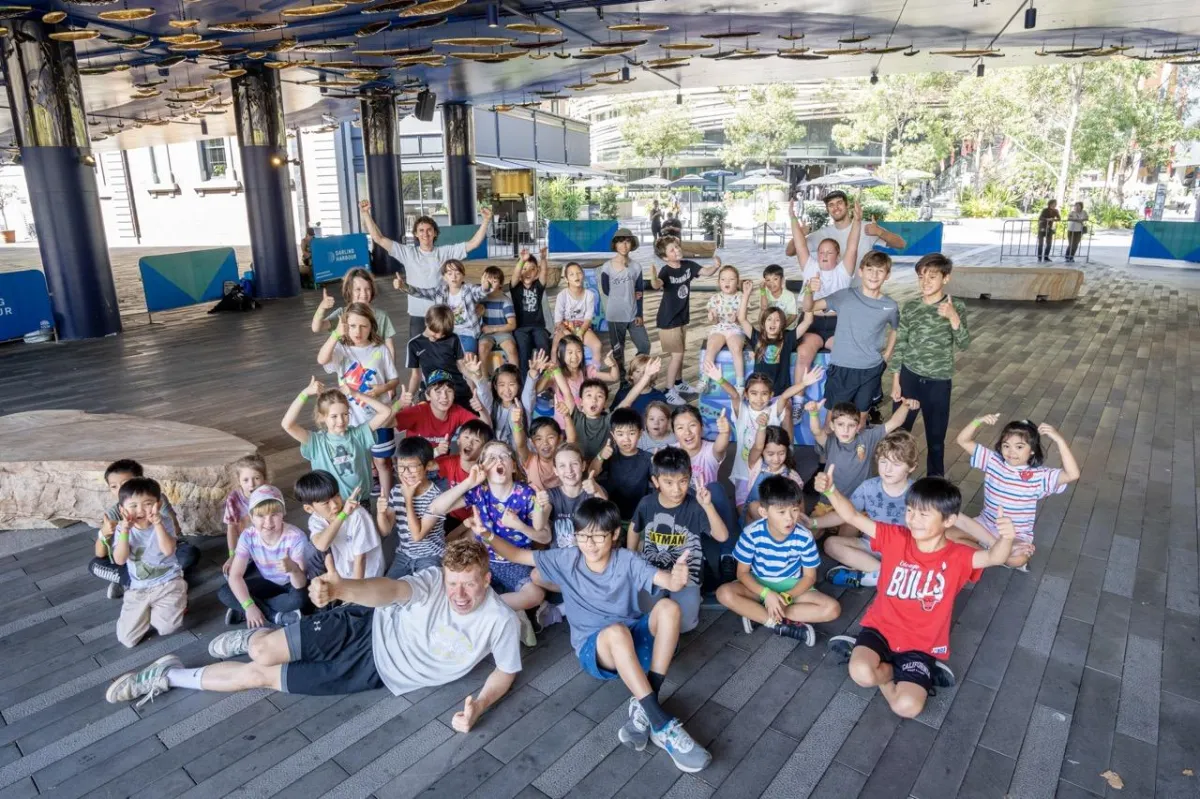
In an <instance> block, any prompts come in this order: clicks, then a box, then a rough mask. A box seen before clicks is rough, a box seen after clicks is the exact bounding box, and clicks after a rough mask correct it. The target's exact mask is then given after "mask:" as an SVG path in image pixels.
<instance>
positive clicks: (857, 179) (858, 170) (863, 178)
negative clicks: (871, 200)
mask: <svg viewBox="0 0 1200 799" xmlns="http://www.w3.org/2000/svg"><path fill="white" fill-rule="evenodd" d="M809 185H812V186H854V187H857V188H866V187H868V186H886V185H887V181H885V180H880V179H879V178H877V177H875V175H873V174H871V172H870V171H869V170H866V169H863V168H862V167H851V168H850V169H843V170H842V171H840V172H833V173H831V174H828V175H822V176H821V177H819V178H817V179H815V180H812V181H810V182H809Z"/></svg>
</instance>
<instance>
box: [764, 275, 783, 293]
mask: <svg viewBox="0 0 1200 799" xmlns="http://www.w3.org/2000/svg"><path fill="white" fill-rule="evenodd" d="M763 285H764V286H766V287H767V291H769V292H771V293H772V294H778V293H779V292H781V291H783V275H776V274H773V273H772V274H770V275H763Z"/></svg>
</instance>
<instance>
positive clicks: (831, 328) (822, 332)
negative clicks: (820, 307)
mask: <svg viewBox="0 0 1200 799" xmlns="http://www.w3.org/2000/svg"><path fill="white" fill-rule="evenodd" d="M835 332H837V314H830V315H824V314H815V315H814V316H813V323H812V324H811V325H809V326H808V330H806V331H805V333H816V334H817V335H818V336H820V337H821V341H823V342H824V346H825V348H826V349H828V346H829V339H831V338H833V334H834V333H835ZM800 338H801V340H803V338H804V337H803V336H801V337H800ZM796 343H797V344H799V343H800V342H799V341H797V342H796Z"/></svg>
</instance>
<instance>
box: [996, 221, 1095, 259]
mask: <svg viewBox="0 0 1200 799" xmlns="http://www.w3.org/2000/svg"><path fill="white" fill-rule="evenodd" d="M1066 228H1067V224H1066V222H1061V221H1060V222H1059V223H1058V224H1057V225H1055V227H1054V232H1053V233H1052V234H1051V237H1050V245H1049V251H1048V256H1047V257H1050V258H1055V257H1058V258H1066V256H1067V247H1068V244H1069V240H1068V238H1067V232H1066ZM1087 229H1088V232H1087V233H1084V234H1083V237H1082V238H1081V240H1080V246H1079V248H1078V249H1077V250H1076V252H1075V255H1074V260H1075V261H1080V260H1082V261H1083V262H1084V263H1091V253H1092V228H1091V225H1090V224H1089V225H1087ZM1006 255H1007V256H1008V257H1009V258H1036V257H1038V220H1037V219H1036V218H1035V219H1029V218H1024V219H1005V220H1004V222H1003V224H1002V226H1001V228H1000V261H1001V262H1003V261H1004V256H1006Z"/></svg>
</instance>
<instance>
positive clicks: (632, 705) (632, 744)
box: [617, 696, 650, 752]
mask: <svg viewBox="0 0 1200 799" xmlns="http://www.w3.org/2000/svg"><path fill="white" fill-rule="evenodd" d="M626 710H627V712H628V714H629V719H628V720H627V721H626V722H625V723H624V724H623V725H621V729H619V730H617V740H619V741H620V742H621V743H622V744H623V745H625V746H628V747H629V748H630V749H635V750H637V751H638V752H641V751H642V750H643V749H645V748H646V744H647V742H649V740H650V719H648V718H647V717H646V711H644V710H642V703H641V702H639V701H637V700H636V699H634V698H633V697H632V696H631V697H629V704H628V706H627V708H626Z"/></svg>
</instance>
